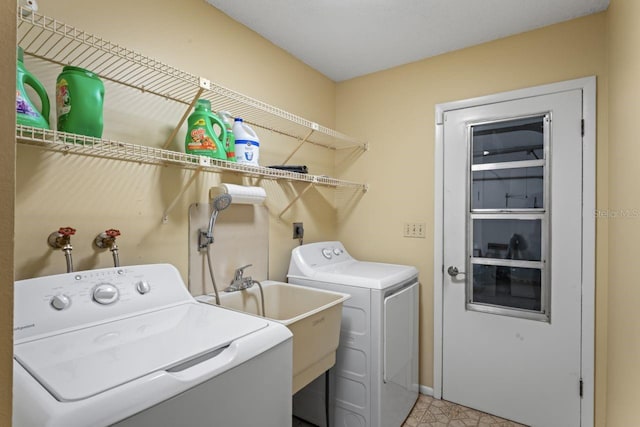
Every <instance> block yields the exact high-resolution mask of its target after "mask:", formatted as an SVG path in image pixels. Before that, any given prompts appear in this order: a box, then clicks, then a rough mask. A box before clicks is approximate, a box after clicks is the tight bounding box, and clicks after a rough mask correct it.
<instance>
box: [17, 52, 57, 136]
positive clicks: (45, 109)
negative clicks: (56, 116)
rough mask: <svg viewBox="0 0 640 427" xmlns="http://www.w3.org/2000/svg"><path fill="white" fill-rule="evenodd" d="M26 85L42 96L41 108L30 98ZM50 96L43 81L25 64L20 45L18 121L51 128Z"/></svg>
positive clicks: (27, 124) (21, 123) (23, 123)
mask: <svg viewBox="0 0 640 427" xmlns="http://www.w3.org/2000/svg"><path fill="white" fill-rule="evenodd" d="M25 85H26V86H30V87H31V88H33V90H34V91H35V92H36V94H37V95H38V96H39V97H40V105H41V106H42V107H41V110H40V111H38V109H37V108H36V107H35V106H34V105H33V102H31V100H30V99H29V96H28V95H27V91H26V90H25ZM49 108H50V105H49V96H47V91H46V90H45V88H44V86H43V85H42V83H40V82H39V81H38V79H36V78H35V76H34V75H33V74H31V73H30V72H29V71H28V70H27V69H26V68H25V66H24V52H23V51H22V48H21V47H20V46H18V60H17V69H16V121H17V123H18V124H20V125H25V126H33V127H36V128H42V129H50V127H49Z"/></svg>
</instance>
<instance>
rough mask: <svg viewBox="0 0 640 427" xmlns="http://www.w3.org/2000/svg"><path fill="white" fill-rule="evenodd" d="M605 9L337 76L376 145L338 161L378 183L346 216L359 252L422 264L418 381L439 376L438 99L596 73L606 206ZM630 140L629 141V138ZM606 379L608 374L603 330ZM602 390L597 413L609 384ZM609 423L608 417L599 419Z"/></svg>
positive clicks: (341, 110) (601, 285)
mask: <svg viewBox="0 0 640 427" xmlns="http://www.w3.org/2000/svg"><path fill="white" fill-rule="evenodd" d="M605 35H606V14H605V13H601V14H597V15H592V16H589V17H585V18H582V19H577V20H573V21H570V22H566V23H562V24H558V25H554V26H551V27H546V28H543V29H540V30H537V31H532V32H528V33H524V34H520V35H517V36H513V37H509V38H504V39H501V40H498V41H494V42H491V43H486V44H482V45H479V46H475V47H471V48H468V49H464V50H460V51H456V52H453V53H449V54H445V55H441V56H438V57H435V58H430V59H426V60H423V61H419V62H415V63H412V64H409V65H406V66H402V67H398V68H394V69H391V70H388V71H384V72H379V73H375V74H372V75H368V76H364V77H361V78H356V79H353V80H350V81H347V82H344V83H341V84H338V92H337V116H336V117H337V124H336V125H337V127H338V129H340V130H341V131H343V132H346V133H348V134H353V135H359V136H362V137H364V138H365V139H366V140H368V141H369V143H370V151H369V152H367V153H365V155H364V156H362V157H361V158H360V159H359V160H358V161H356V162H353V163H351V162H347V161H343V160H338V167H339V170H340V173H341V174H343V175H342V176H343V177H344V178H345V179H351V180H355V181H365V182H367V183H368V184H369V185H370V188H369V191H368V193H367V194H366V196H365V197H364V198H363V199H362V200H361V201H360V203H358V204H357V205H356V207H355V209H354V210H353V211H352V212H350V213H349V214H348V215H346V216H345V218H344V219H343V220H342V221H340V222H339V223H338V230H339V231H338V237H339V239H340V240H342V241H343V242H344V243H345V245H346V247H348V248H350V251H351V252H352V253H353V254H354V255H355V256H356V257H359V258H363V259H376V260H382V261H387V262H394V263H406V264H412V265H416V266H417V267H418V269H419V271H420V278H421V282H422V287H421V297H420V330H421V332H420V335H421V340H420V354H421V356H420V383H421V384H423V385H426V386H432V385H433V280H432V277H433V265H432V262H433V233H434V230H433V227H434V224H433V209H434V199H433V197H434V194H433V189H434V177H433V165H434V157H433V156H434V136H435V129H434V123H435V114H434V112H435V105H436V104H439V103H444V102H447V101H454V100H459V99H466V98H472V97H477V96H482V95H488V94H492V93H496V92H502V91H508V90H512V89H520V88H523V87H528V86H535V85H540V84H545V83H552V82H557V81H562V80H568V79H574V78H578V77H584V76H590V75H596V76H597V77H598V87H597V90H598V123H597V126H598V153H597V156H598V158H597V162H598V164H597V167H598V202H597V203H598V206H603V204H606V191H607V187H606V186H607V175H606V170H607V151H606V140H607V120H606V117H607V114H606V111H607V107H606V105H607V85H606V82H607V68H606V44H605ZM629 143H631V141H629ZM405 222H424V223H426V224H427V233H426V234H427V236H426V238H425V239H415V238H404V237H403V236H402V225H403V223H405ZM597 237H598V242H599V244H600V243H604V245H601V246H599V247H598V253H597V256H598V265H597V268H598V279H597V280H598V297H597V298H598V302H597V307H596V311H597V316H598V319H597V323H598V332H600V333H602V332H603V331H604V329H603V325H606V317H601V316H600V314H601V313H602V312H605V313H606V304H605V302H606V287H605V284H606V269H607V264H606V259H607V253H606V224H604V228H603V225H602V224H598V230H597ZM596 357H597V359H598V363H597V372H598V384H599V385H600V384H602V382H603V380H604V378H605V377H604V376H603V375H605V373H606V364H604V363H603V361H604V360H605V357H606V340H605V336H604V335H601V334H598V336H597V350H596ZM602 390H604V389H602V388H599V389H598V411H597V412H598V416H601V415H602V414H604V410H603V408H604V406H603V405H604V400H603V396H604V393H603V392H602ZM600 425H602V424H600Z"/></svg>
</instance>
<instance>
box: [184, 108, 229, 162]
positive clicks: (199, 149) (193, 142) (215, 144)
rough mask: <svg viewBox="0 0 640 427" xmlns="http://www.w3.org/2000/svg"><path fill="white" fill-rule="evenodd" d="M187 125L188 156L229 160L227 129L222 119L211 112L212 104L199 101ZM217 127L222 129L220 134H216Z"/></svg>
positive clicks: (186, 149)
mask: <svg viewBox="0 0 640 427" xmlns="http://www.w3.org/2000/svg"><path fill="white" fill-rule="evenodd" d="M187 124H188V131H187V136H186V137H185V143H184V148H185V151H186V152H187V154H196V155H199V156H206V157H211V158H214V159H220V160H227V152H226V151H225V150H224V143H225V141H226V140H227V128H226V126H225V124H224V122H223V121H222V119H221V118H220V117H218V116H216V115H215V114H213V113H212V112H211V102H209V101H208V100H206V99H198V102H197V103H196V108H195V109H194V111H193V113H191V115H190V116H189V118H188V119H187ZM216 127H217V128H218V129H220V132H219V133H216Z"/></svg>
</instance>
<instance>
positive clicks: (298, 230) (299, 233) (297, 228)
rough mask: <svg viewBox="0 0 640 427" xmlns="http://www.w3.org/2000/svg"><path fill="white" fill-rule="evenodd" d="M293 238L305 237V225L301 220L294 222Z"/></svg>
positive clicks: (300, 238)
mask: <svg viewBox="0 0 640 427" xmlns="http://www.w3.org/2000/svg"><path fill="white" fill-rule="evenodd" d="M292 238H293V239H299V240H302V239H303V238H304V227H303V225H302V223H301V222H294V223H293V237H292Z"/></svg>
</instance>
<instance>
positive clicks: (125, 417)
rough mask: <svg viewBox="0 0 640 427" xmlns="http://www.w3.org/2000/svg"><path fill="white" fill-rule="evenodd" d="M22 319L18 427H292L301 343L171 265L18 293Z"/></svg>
mask: <svg viewBox="0 0 640 427" xmlns="http://www.w3.org/2000/svg"><path fill="white" fill-rule="evenodd" d="M14 311H15V315H14V363H13V371H14V374H13V375H14V376H13V379H14V389H13V425H14V427H36V426H37V427H42V426H60V427H74V426H75V427H84V426H91V427H99V426H107V425H116V426H136V427H145V426H148V427H151V426H154V427H157V426H204V425H220V426H225V427H232V426H235V427H246V426H249V425H261V426H271V427H282V426H290V425H291V381H290V379H291V366H292V364H291V363H292V362H291V358H292V348H291V332H289V330H288V329H287V328H286V327H284V326H283V325H280V324H278V323H274V322H270V321H268V320H265V319H262V318H258V317H254V316H248V315H244V314H241V313H237V312H233V311H230V310H226V309H223V308H220V307H215V306H212V305H208V304H202V303H199V302H197V301H195V300H194V299H193V298H192V297H191V295H190V294H189V293H188V292H187V290H186V287H185V285H184V283H183V281H182V278H181V277H180V274H179V273H178V271H177V270H176V269H175V268H174V267H173V266H171V265H168V264H156V265H140V266H130V267H119V268H105V269H99V270H91V271H81V272H75V273H66V274H60V275H55V276H48V277H41V278H35V279H28V280H22V281H17V282H16V283H15V309H14ZM285 379H286V381H284V380H285Z"/></svg>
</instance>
